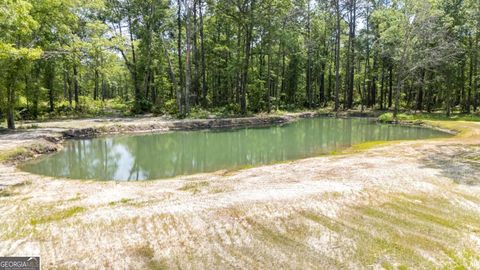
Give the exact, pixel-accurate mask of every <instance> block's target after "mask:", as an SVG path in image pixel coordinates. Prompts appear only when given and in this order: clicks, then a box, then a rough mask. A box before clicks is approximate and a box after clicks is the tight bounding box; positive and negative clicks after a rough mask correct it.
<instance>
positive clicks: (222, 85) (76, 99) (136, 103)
mask: <svg viewBox="0 0 480 270" xmlns="http://www.w3.org/2000/svg"><path fill="white" fill-rule="evenodd" d="M479 40H480V2H479V1H478V0H420V1H418V0H392V1H390V0H328V1H327V0H325V1H323V0H176V1H167V0H2V1H1V2H0V108H1V110H0V118H4V119H5V118H7V120H8V121H7V122H8V126H9V127H10V128H14V119H36V118H38V117H43V116H47V117H48V116H56V115H69V114H82V113H83V114H85V113H90V114H99V113H109V112H115V111H122V112H125V111H127V110H129V111H130V112H131V113H144V112H155V113H170V114H179V115H187V114H189V113H190V111H191V110H200V109H202V110H217V111H225V112H230V113H243V114H245V113H247V112H260V111H271V110H279V109H280V110H291V109H296V108H317V107H331V108H332V109H335V110H341V109H353V108H360V107H361V108H362V109H363V108H374V109H394V114H395V115H396V114H397V112H398V110H399V109H411V110H418V111H424V110H425V111H433V110H438V109H441V110H444V111H445V112H446V113H447V114H449V113H450V112H451V111H453V110H458V111H462V112H465V113H470V112H471V111H476V110H477V109H478V107H479V106H480V105H479V98H480V95H479V81H480V76H479V71H478V63H479V59H478V55H479Z"/></svg>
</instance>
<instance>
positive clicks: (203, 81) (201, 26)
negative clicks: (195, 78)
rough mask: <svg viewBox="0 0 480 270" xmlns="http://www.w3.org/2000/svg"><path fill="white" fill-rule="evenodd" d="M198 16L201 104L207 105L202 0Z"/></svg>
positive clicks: (199, 3) (200, 0)
mask: <svg viewBox="0 0 480 270" xmlns="http://www.w3.org/2000/svg"><path fill="white" fill-rule="evenodd" d="M198 6H199V16H200V46H201V47H202V75H201V76H202V102H203V106H204V107H206V106H207V103H208V102H207V75H206V63H205V44H204V37H203V11H202V8H203V6H202V0H198Z"/></svg>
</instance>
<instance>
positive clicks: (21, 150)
mask: <svg viewBox="0 0 480 270" xmlns="http://www.w3.org/2000/svg"><path fill="white" fill-rule="evenodd" d="M31 155H32V154H31V153H30V151H29V150H28V149H26V148H25V147H16V148H13V149H9V150H5V151H2V152H0V163H2V162H7V161H11V160H14V159H17V158H19V157H28V156H31Z"/></svg>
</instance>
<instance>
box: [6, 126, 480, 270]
mask: <svg viewBox="0 0 480 270" xmlns="http://www.w3.org/2000/svg"><path fill="white" fill-rule="evenodd" d="M205 121H209V120H205ZM169 122H172V121H170V120H165V119H152V118H148V119H147V118H146V119H139V120H138V119H133V120H132V121H128V123H127V122H125V121H122V120H118V121H116V122H114V123H113V124H112V122H110V121H107V122H98V121H97V120H82V121H79V120H70V121H66V122H61V123H60V122H57V123H39V124H36V127H37V128H36V129H28V130H25V131H23V132H17V133H13V134H2V135H0V153H1V152H3V153H5V152H8V151H14V149H17V148H19V147H30V149H32V145H35V144H37V145H38V144H42V145H50V146H51V147H55V146H58V142H59V141H61V140H62V138H63V137H64V134H65V132H66V131H69V130H75V129H76V130H78V129H90V128H94V129H95V130H100V131H101V130H104V131H105V130H106V131H107V132H110V131H111V130H113V128H112V126H114V127H115V129H116V130H120V131H119V132H125V130H128V129H132V128H126V126H129V127H132V125H137V126H142V127H145V126H149V125H150V126H152V125H153V128H152V129H153V130H157V131H158V130H159V129H158V128H157V127H159V126H166V127H169V128H170V127H171V126H172V124H171V123H169ZM430 124H432V125H439V126H441V127H444V128H448V129H456V130H459V131H462V132H461V133H460V134H459V135H457V136H456V137H454V138H449V139H435V140H423V141H410V142H400V143H395V144H386V145H380V146H378V147H374V148H372V149H367V150H364V151H361V152H357V151H346V153H344V154H341V155H335V156H323V157H314V158H309V159H303V160H297V161H294V162H289V163H283V164H276V165H270V166H262V167H256V168H251V169H245V170H239V171H219V172H215V173H208V174H197V175H191V176H182V177H178V178H174V179H170V180H161V181H144V182H127V183H123V182H100V181H76V180H68V179H53V178H48V177H42V176H37V175H33V174H29V173H25V172H22V171H19V170H18V169H16V167H15V166H14V165H13V164H12V163H8V162H7V163H5V162H4V163H2V164H1V165H0V219H1V221H2V222H0V255H2V256H13V255H40V256H41V257H42V263H43V266H44V267H45V268H46V269H50V268H51V269H58V268H60V269H171V268H175V269H176V268H181V269H238V268H240V269H275V268H278V269H292V268H294V269H345V268H348V269H382V268H386V269H389V268H401V267H412V268H421V269H432V268H448V269H450V268H456V267H464V268H466V269H479V268H480V185H479V184H480V158H479V153H480V124H479V123H474V122H445V123H438V122H437V123H434V122H432V123H430ZM176 125H177V127H178V124H176ZM106 126H107V127H106ZM100 127H101V128H100ZM140 129H141V130H143V131H146V130H147V129H146V128H140ZM42 149H43V148H42ZM47 149H50V150H52V151H53V150H54V149H52V148H48V147H47ZM40 152H42V151H40V150H38V153H40Z"/></svg>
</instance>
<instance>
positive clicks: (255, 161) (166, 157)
mask: <svg viewBox="0 0 480 270" xmlns="http://www.w3.org/2000/svg"><path fill="white" fill-rule="evenodd" d="M446 136H449V134H447V133H444V132H441V131H438V130H433V129H427V128H421V127H407V126H400V125H389V124H379V123H376V122H375V121H373V120H371V119H363V118H349V119H338V118H311V119H302V120H299V121H296V122H293V123H290V124H286V125H281V126H271V127H265V128H243V129H235V130H210V131H204V130H202V131H178V132H171V133H164V134H146V135H123V136H112V137H101V138H95V139H86V140H70V141H67V142H66V143H65V145H64V149H63V150H61V151H60V152H58V153H55V154H52V155H47V156H45V157H42V158H40V159H38V160H34V161H31V162H29V163H26V164H24V165H22V166H21V169H23V170H25V171H28V172H31V173H35V174H40V175H46V176H54V177H67V178H73V179H96V180H119V181H127V180H149V179H162V178H170V177H174V176H178V175H187V174H195V173H201V172H213V171H217V170H222V169H235V168H242V167H247V166H258V165H264V164H272V163H275V162H281V161H287V160H295V159H301V158H307V157H314V156H317V155H320V154H326V153H331V152H332V151H338V150H341V149H345V148H347V147H349V146H351V145H353V144H357V143H362V142H367V141H390V140H414V139H428V138H437V137H446Z"/></svg>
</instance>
